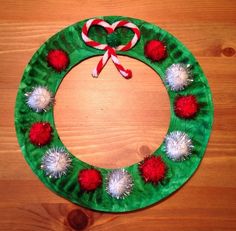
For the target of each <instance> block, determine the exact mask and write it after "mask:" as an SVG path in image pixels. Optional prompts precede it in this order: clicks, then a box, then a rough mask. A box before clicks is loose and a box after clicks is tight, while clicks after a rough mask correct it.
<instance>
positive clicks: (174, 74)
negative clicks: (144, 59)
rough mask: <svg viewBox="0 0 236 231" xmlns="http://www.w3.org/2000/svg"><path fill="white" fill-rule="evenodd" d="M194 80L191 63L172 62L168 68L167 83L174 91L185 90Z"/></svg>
mask: <svg viewBox="0 0 236 231" xmlns="http://www.w3.org/2000/svg"><path fill="white" fill-rule="evenodd" d="M192 81H193V78H192V72H191V70H190V65H189V64H188V65H185V64H183V63H178V64H172V65H171V66H170V67H168V68H167V69H166V83H167V85H169V86H170V89H171V90H172V91H180V90H183V89H184V88H185V87H186V86H188V85H189V84H190V83H191V82H192Z"/></svg>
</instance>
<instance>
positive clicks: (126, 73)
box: [82, 19, 140, 79]
mask: <svg viewBox="0 0 236 231" xmlns="http://www.w3.org/2000/svg"><path fill="white" fill-rule="evenodd" d="M94 25H99V26H102V27H103V28H105V30H106V31H107V33H108V34H112V33H113V32H115V29H117V28H119V27H127V28H130V29H131V30H132V31H133V32H134V36H133V38H132V39H131V40H130V41H129V42H128V43H127V44H125V45H119V46H117V47H111V46H109V45H108V44H101V43H99V42H96V41H93V40H92V39H90V38H89V37H88V32H89V29H90V27H91V26H94ZM139 38H140V31H139V29H138V27H137V26H136V25H134V24H133V23H131V22H128V21H124V20H121V21H117V22H115V23H113V24H112V25H110V24H109V23H107V22H105V21H104V20H102V19H90V20H88V21H87V22H86V23H85V24H84V26H83V28H82V39H83V40H84V42H85V43H86V45H88V46H91V47H94V48H96V49H99V50H104V51H106V52H105V53H104V55H103V57H102V58H101V60H100V61H99V62H98V64H97V66H96V67H95V68H94V70H93V72H92V76H93V77H98V75H99V74H100V72H101V71H102V69H103V68H104V66H105V65H106V63H107V61H108V60H109V58H111V59H112V61H113V63H114V64H115V66H116V68H117V69H118V71H119V72H120V74H121V75H122V76H123V77H125V78H127V79H129V78H131V77H132V72H131V70H129V69H125V68H124V67H123V66H122V65H121V63H120V61H119V59H118V57H117V54H116V51H127V50H129V49H131V48H132V47H133V46H134V45H135V44H136V43H137V41H138V40H139Z"/></svg>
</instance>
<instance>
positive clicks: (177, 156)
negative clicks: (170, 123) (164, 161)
mask: <svg viewBox="0 0 236 231" xmlns="http://www.w3.org/2000/svg"><path fill="white" fill-rule="evenodd" d="M165 149H166V154H167V156H168V157H169V158H170V159H172V160H174V161H180V160H184V159H185V158H186V157H187V156H189V155H190V154H191V151H192V149H193V145H192V140H191V139H190V138H189V136H188V135H187V134H186V133H185V132H181V131H174V132H171V133H170V134H168V135H167V136H166V138H165Z"/></svg>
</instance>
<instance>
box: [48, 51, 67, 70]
mask: <svg viewBox="0 0 236 231" xmlns="http://www.w3.org/2000/svg"><path fill="white" fill-rule="evenodd" d="M47 62H48V65H49V66H51V67H53V68H54V69H55V70H56V71H58V72H61V71H63V70H65V69H66V68H67V66H68V64H69V57H68V55H67V53H66V52H65V51H63V50H51V51H49V52H48V55H47Z"/></svg>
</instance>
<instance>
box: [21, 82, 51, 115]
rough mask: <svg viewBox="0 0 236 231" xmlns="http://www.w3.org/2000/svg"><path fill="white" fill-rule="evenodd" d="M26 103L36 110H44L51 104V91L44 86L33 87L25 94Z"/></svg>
mask: <svg viewBox="0 0 236 231" xmlns="http://www.w3.org/2000/svg"><path fill="white" fill-rule="evenodd" d="M25 96H26V97H27V100H26V103H27V104H28V106H29V107H30V108H32V109H33V110H35V111H36V112H41V111H46V110H48V109H49V107H50V106H51V105H52V104H53V102H54V98H53V96H52V93H51V92H50V91H48V89H47V88H46V87H41V86H39V87H35V88H34V89H33V91H31V92H28V93H26V94H25Z"/></svg>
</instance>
